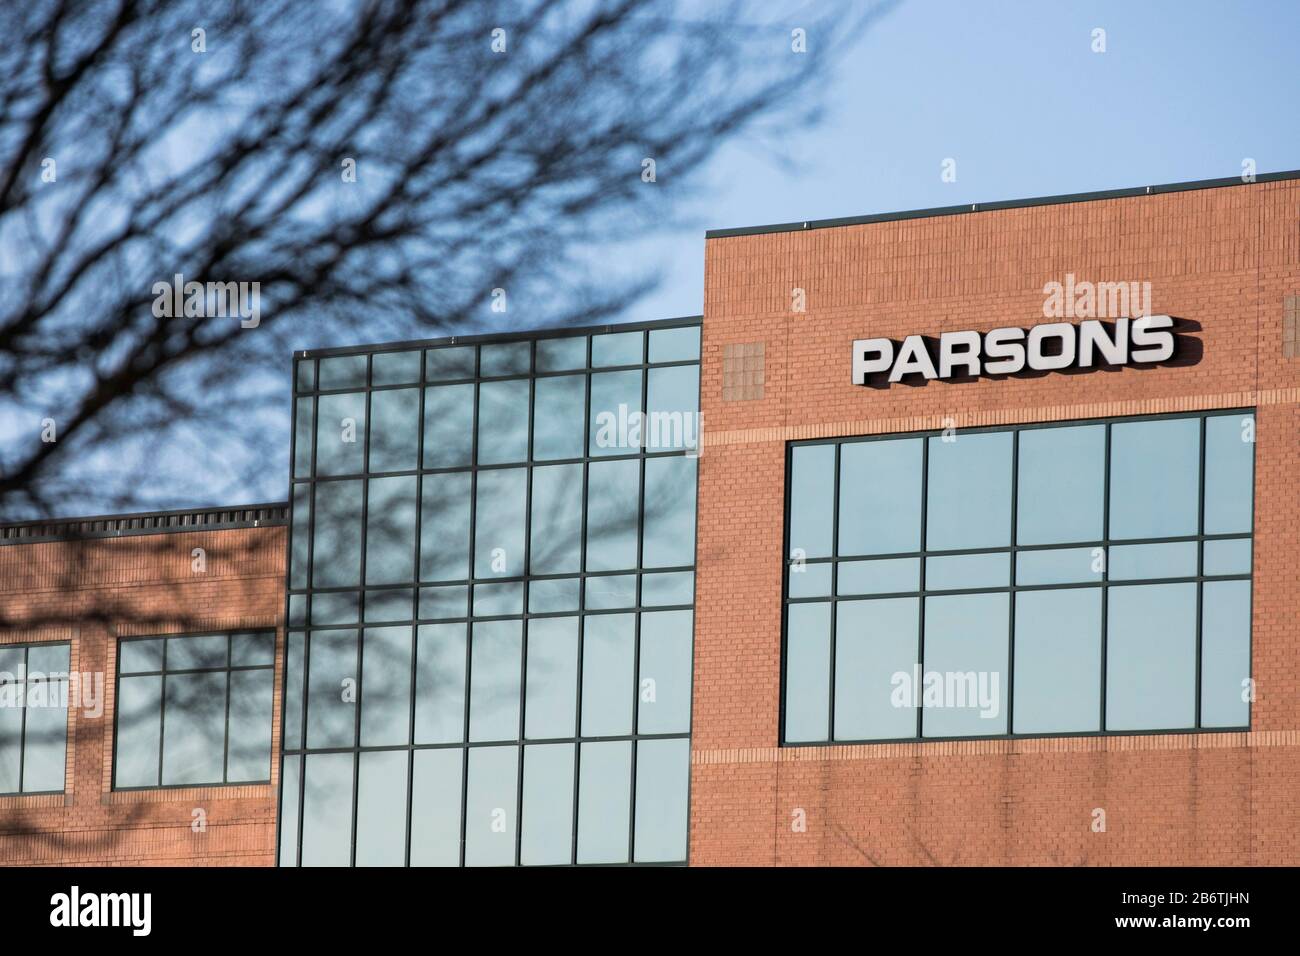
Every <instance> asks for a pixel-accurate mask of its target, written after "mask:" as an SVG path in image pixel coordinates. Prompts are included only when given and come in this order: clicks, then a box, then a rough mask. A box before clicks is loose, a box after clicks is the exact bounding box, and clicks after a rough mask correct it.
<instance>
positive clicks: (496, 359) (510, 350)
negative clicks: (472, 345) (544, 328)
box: [478, 342, 532, 376]
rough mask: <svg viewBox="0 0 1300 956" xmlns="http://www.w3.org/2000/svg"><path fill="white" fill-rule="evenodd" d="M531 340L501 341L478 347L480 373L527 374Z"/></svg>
mask: <svg viewBox="0 0 1300 956" xmlns="http://www.w3.org/2000/svg"><path fill="white" fill-rule="evenodd" d="M531 355H532V343H531V342H502V343H500V344H496V345H484V346H481V347H480V349H479V359H478V361H479V374H480V375H484V376H486V375H527V374H528V368H529V361H530V356H531Z"/></svg>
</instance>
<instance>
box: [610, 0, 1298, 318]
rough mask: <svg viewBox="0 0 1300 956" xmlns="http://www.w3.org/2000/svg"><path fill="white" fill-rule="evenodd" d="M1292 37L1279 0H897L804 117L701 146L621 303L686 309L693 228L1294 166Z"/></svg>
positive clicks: (649, 313)
mask: <svg viewBox="0 0 1300 956" xmlns="http://www.w3.org/2000/svg"><path fill="white" fill-rule="evenodd" d="M765 10H769V15H770V9H769V8H766V7H765ZM790 20H791V26H792V27H793V26H797V25H798V23H797V21H798V16H797V14H796V15H793V16H792V17H791V18H790ZM1096 28H1101V29H1104V30H1105V31H1106V37H1105V39H1106V52H1104V53H1094V52H1093V51H1092V45H1093V37H1092V31H1093V30H1094V29H1096ZM818 41H819V38H818V37H817V36H816V35H813V36H810V37H809V52H808V54H807V55H809V56H816V55H817V44H818ZM1298 44H1300V3H1297V2H1294V0H1264V2H1256V3H1251V4H1249V5H1247V4H1244V3H1225V2H1222V0H1220V2H1217V3H1210V2H1188V0H1178V2H1173V0H1160V2H1150V0H1142V2H1134V0H1128V2H1113V0H1109V2H1087V3H1066V2H1059V0H1050V2H1049V0H1038V2H1027V0H1017V2H1006V0H998V2H960V0H910V2H908V0H904V2H903V3H902V4H901V5H900V6H899V7H898V8H896V9H895V10H894V11H893V12H891V13H890V14H889V15H888V16H887V17H885V18H884V19H883V20H882V21H880V22H879V23H877V24H876V26H875V27H874V29H872V30H871V31H869V32H867V33H866V34H864V35H863V36H862V38H861V39H860V40H859V41H857V42H856V43H854V44H853V46H852V49H851V50H850V51H849V53H848V54H847V56H845V57H844V58H843V59H842V60H841V61H840V62H839V63H838V64H837V66H836V68H835V69H834V70H833V72H832V74H831V76H830V77H829V85H828V87H827V88H826V90H825V97H826V99H825V103H826V116H825V118H824V121H823V122H822V124H821V125H820V126H818V127H817V128H815V129H811V130H806V131H793V132H792V133H791V134H790V135H789V137H788V138H787V139H785V141H784V142H781V143H777V144H768V145H762V144H757V143H754V142H752V141H750V142H739V143H737V144H735V145H730V146H728V147H726V148H725V149H724V150H722V151H721V152H720V153H719V154H718V155H717V156H716V157H715V158H714V160H713V161H712V162H711V163H710V165H709V167H708V169H707V170H706V172H705V176H704V177H703V183H704V185H703V188H700V189H697V190H694V191H692V195H691V196H689V197H688V198H687V199H686V200H685V201H681V202H678V203H676V204H675V206H674V207H673V212H674V214H675V219H676V221H677V222H679V223H681V225H680V226H679V227H676V228H673V229H671V230H668V231H666V232H665V233H663V234H659V235H657V236H655V237H654V239H653V240H652V241H650V242H648V243H647V244H646V246H645V255H646V256H647V258H648V259H649V260H650V261H652V262H655V263H657V264H658V265H659V266H660V267H661V268H662V269H663V282H662V284H661V286H660V288H659V289H658V290H657V291H656V292H655V293H654V294H653V295H652V296H650V297H648V298H647V299H645V300H643V301H641V302H640V303H638V304H637V305H636V306H635V307H634V308H633V309H631V310H630V314H629V315H628V318H629V319H642V318H659V317H665V316H675V315H686V314H694V313H698V312H700V311H701V308H702V303H703V277H704V230H705V229H708V228H719V227H728V226H748V225H760V224H765V223H775V222H789V221H795V220H803V219H823V218H833V217H838V216H853V215H863V214H868V213H877V212H891V211H896V210H903V209H916V208H924V207H929V206H946V205H953V204H958V203H970V202H989V201H993V200H1000V199H1022V198H1027V197H1032V196H1045V195H1053V194H1058V193H1074V192H1085V191H1090V190H1097V189H1115V188H1122V187H1127V186H1145V185H1149V184H1152V183H1169V182H1181V181H1185V180H1195V179H1210V178H1217V177H1223V176H1237V175H1240V173H1241V169H1242V165H1241V164H1242V160H1243V159H1245V158H1248V157H1249V158H1252V159H1254V160H1255V162H1256V164H1257V169H1258V171H1259V172H1271V171H1278V170H1287V169H1296V168H1300V122H1297V120H1298V119H1300V59H1298V57H1297V48H1298ZM949 157H951V158H953V159H955V160H956V163H957V164H956V171H957V178H956V181H955V182H950V183H945V182H942V181H941V179H940V170H941V164H942V162H943V160H944V159H945V158H949Z"/></svg>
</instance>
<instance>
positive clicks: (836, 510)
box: [776, 407, 1258, 747]
mask: <svg viewBox="0 0 1300 956" xmlns="http://www.w3.org/2000/svg"><path fill="white" fill-rule="evenodd" d="M1231 416H1242V417H1250V418H1252V419H1255V420H1256V425H1258V416H1257V409H1256V408H1255V407H1239V408H1225V409H1202V410H1198V411H1190V412H1170V413H1165V414H1156V415H1125V416H1117V417H1112V418H1086V419H1067V420H1061V421H1051V422H1022V423H1010V424H1006V425H987V426H977V427H970V428H961V429H958V431H959V432H960V433H965V434H981V433H993V432H999V433H1010V434H1011V435H1012V446H1011V476H1010V483H1011V489H1010V492H1011V527H1010V529H1009V541H1010V544H1008V545H1006V546H1002V547H990V548H960V549H949V550H933V551H930V550H926V547H925V545H926V514H927V511H928V485H929V456H930V439H932V438H935V437H940V436H942V435H944V434H945V431H947V429H927V430H924V431H914V432H888V433H881V434H873V435H851V436H839V437H832V438H814V439H802V440H798V441H789V442H786V449H785V481H784V486H785V487H784V499H785V501H784V519H783V520H784V526H783V529H782V559H781V672H780V691H779V694H780V700H779V705H778V708H777V728H776V731H777V740H778V744H779V746H781V747H836V746H856V745H870V744H920V743H945V742H954V741H973V740H975V741H977V740H1035V739H1047V738H1058V737H1061V738H1064V737H1137V736H1160V735H1168V734H1208V733H1242V732H1248V731H1250V729H1251V727H1252V721H1253V717H1254V707H1253V706H1252V702H1250V701H1248V702H1246V703H1247V719H1246V723H1245V724H1243V725H1241V726H1235V727H1203V726H1201V719H1202V709H1201V695H1202V683H1203V681H1202V673H1201V667H1202V660H1203V650H1202V634H1201V628H1202V619H1203V617H1204V584H1205V583H1206V582H1207V581H1209V582H1217V581H1242V580H1244V581H1248V582H1250V584H1251V593H1250V600H1249V602H1248V607H1249V608H1250V612H1249V613H1250V614H1251V617H1252V619H1251V621H1250V626H1249V628H1248V633H1247V639H1246V652H1247V658H1248V660H1250V661H1252V662H1253V650H1254V646H1253V642H1254V627H1253V608H1254V601H1255V595H1254V575H1253V562H1254V535H1255V527H1254V526H1255V504H1256V501H1257V498H1258V496H1257V494H1256V493H1255V486H1254V482H1255V480H1256V478H1257V471H1256V466H1257V464H1258V462H1257V460H1256V454H1255V453H1256V451H1257V449H1256V448H1255V447H1254V445H1255V444H1256V442H1257V441H1258V433H1256V437H1255V438H1254V439H1253V440H1252V441H1251V445H1252V448H1251V458H1252V465H1251V468H1252V489H1251V530H1250V531H1249V532H1240V533H1225V534H1205V533H1204V531H1205V477H1206V469H1205V451H1206V421H1207V420H1208V419H1210V418H1216V417H1231ZM1175 419H1195V420H1198V421H1199V422H1200V429H1199V431H1200V435H1199V456H1200V468H1199V474H1198V491H1197V496H1198V500H1197V533H1196V534H1191V535H1180V536H1171V537H1154V538H1113V537H1111V536H1110V520H1111V509H1110V493H1111V488H1110V483H1111V427H1112V426H1113V425H1117V424H1123V423H1127V422H1156V421H1166V420H1175ZM1085 425H1102V426H1104V427H1105V447H1104V461H1103V482H1104V487H1103V492H1102V494H1103V504H1102V509H1103V510H1102V521H1103V531H1102V534H1103V536H1102V538H1101V539H1100V540H1097V541H1091V542H1074V541H1070V542H1060V543H1052V544H1036V545H1019V544H1017V542H1016V528H1017V526H1016V519H1017V507H1016V506H1017V498H1018V483H1019V448H1020V440H1019V435H1020V433H1021V432H1024V431H1034V430H1040V429H1047V428H1070V427H1077V426H1085ZM909 438H918V439H921V441H922V445H921V449H922V459H921V527H920V545H921V549H920V550H919V551H906V552H897V553H888V554H871V555H856V554H855V555H844V556H841V555H839V554H838V539H839V530H840V529H839V515H840V487H839V482H840V457H841V456H840V449H841V448H842V447H843V446H844V445H848V444H856V443H860V442H872V441H891V440H895V441H896V440H902V439H909ZM827 445H829V446H833V447H834V448H835V455H834V464H833V468H834V476H833V477H834V500H833V501H832V509H831V535H832V542H831V555H830V556H829V557H824V558H804V559H802V560H803V563H804V564H805V565H817V564H829V565H830V566H831V583H830V594H829V596H824V597H803V598H792V597H790V573H791V572H790V567H791V565H792V563H793V562H792V560H791V557H790V548H791V542H790V516H791V497H792V481H791V476H792V475H793V465H794V450H795V449H796V448H800V447H807V446H827ZM1230 540H1247V541H1250V542H1251V553H1252V555H1251V560H1252V570H1251V572H1249V573H1245V574H1216V575H1206V574H1205V573H1204V562H1205V545H1206V543H1207V542H1211V541H1230ZM1171 542H1194V543H1195V544H1196V548H1197V557H1196V560H1197V573H1196V574H1195V575H1187V576H1180V577H1153V578H1125V579H1112V578H1111V576H1110V566H1111V560H1110V549H1111V548H1114V547H1123V546H1127V545H1143V544H1160V543H1171ZM1073 548H1102V549H1104V551H1105V561H1104V564H1103V570H1102V572H1101V579H1100V580H1098V581H1088V582H1080V583H1067V584H1037V585H1021V584H1017V583H1016V574H1017V562H1016V555H1017V554H1019V553H1020V552H1022V551H1053V550H1058V551H1059V550H1069V549H1073ZM1002 553H1005V554H1008V555H1009V562H1010V568H1009V575H1010V577H1009V581H1010V583H1009V584H1008V585H1007V586H1002V587H975V588H960V589H945V590H927V588H926V581H925V573H926V559H927V558H929V557H943V556H949V555H962V554H1002ZM889 558H916V559H918V560H919V562H920V581H919V585H918V587H917V589H915V590H910V591H899V592H889V593H883V592H882V593H873V594H869V595H840V594H838V593H837V585H838V580H837V579H838V571H839V565H840V564H841V563H843V562H845V561H853V560H862V559H868V560H876V559H889ZM1181 583H1194V584H1195V585H1196V661H1195V692H1196V702H1195V711H1194V714H1195V718H1194V726H1191V727H1185V728H1168V729H1155V730H1107V729H1106V683H1107V681H1106V663H1107V646H1106V645H1107V627H1108V623H1107V605H1108V599H1107V598H1108V594H1109V591H1110V589H1111V588H1113V587H1140V586H1143V585H1151V584H1181ZM1076 588H1099V589H1100V590H1101V594H1102V606H1101V634H1100V638H1101V655H1102V656H1101V662H1100V667H1101V670H1100V678H1101V687H1100V695H1099V696H1100V723H1099V727H1100V729H1099V730H1092V731H1061V732H1052V733H1015V732H1013V728H1014V726H1015V724H1014V717H1015V696H1014V690H1015V670H1014V669H1015V596H1016V594H1017V593H1018V592H1020V591H1051V590H1065V589H1076ZM990 593H993V594H1007V595H1008V601H1009V603H1010V607H1009V608H1008V625H1007V678H1006V707H1007V728H1008V732H1007V733H995V734H979V735H975V734H972V735H963V736H932V737H931V736H922V728H923V724H922V720H923V711H924V708H923V707H921V706H917V707H916V712H917V713H916V727H917V730H916V734H915V735H914V736H911V737H884V738H865V739H858V738H852V739H850V738H845V739H842V740H837V739H836V738H835V683H836V681H835V652H836V633H835V631H836V618H837V614H836V611H837V608H838V605H839V603H840V602H841V601H870V600H884V599H890V598H899V597H916V598H917V599H918V600H917V603H918V606H919V611H918V624H917V648H918V652H917V653H918V657H919V659H920V661H921V664H922V667H924V661H925V604H926V598H927V597H930V596H938V595H943V596H949V595H962V594H990ZM794 604H829V606H830V609H831V613H830V623H829V652H828V653H829V661H830V667H829V674H828V681H829V692H828V716H827V724H826V733H827V739H825V740H821V739H818V740H807V741H805V740H798V741H790V740H787V739H786V705H787V687H786V677H787V669H788V668H787V655H788V653H789V608H790V606H791V605H794Z"/></svg>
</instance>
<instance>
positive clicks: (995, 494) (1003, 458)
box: [925, 432, 1012, 732]
mask: <svg viewBox="0 0 1300 956" xmlns="http://www.w3.org/2000/svg"><path fill="white" fill-rule="evenodd" d="M954 437H955V441H944V439H943V438H942V437H940V438H931V439H930V440H929V441H930V451H929V454H930V464H929V469H930V477H929V488H928V489H927V494H928V501H927V504H926V508H927V510H926V525H925V534H926V539H927V540H926V547H928V548H929V549H931V550H935V551H944V550H949V549H957V548H996V547H1002V546H1005V545H1007V544H1010V543H1011V438H1012V436H1011V433H1010V432H983V433H977V434H973V435H972V434H965V433H959V434H957V435H956V436H954ZM986 732H987V731H986Z"/></svg>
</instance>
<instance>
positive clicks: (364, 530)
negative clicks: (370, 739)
mask: <svg viewBox="0 0 1300 956" xmlns="http://www.w3.org/2000/svg"><path fill="white" fill-rule="evenodd" d="M370 364H371V362H370V356H369V355H367V356H366V404H365V409H366V413H365V414H366V421H365V429H366V434H365V438H364V440H363V441H362V443H361V456H362V457H361V467H362V472H363V474H364V475H365V477H363V478H362V479H361V569H360V578H359V580H358V589H359V592H360V593H359V597H360V600H359V601H358V602H357V603H358V607H357V617H358V619H359V620H358V621H357V667H356V673H355V675H354V679H355V680H356V699H355V702H354V703H355V707H356V712H355V713H354V714H353V715H352V733H353V740H354V742H355V744H356V746H357V747H358V748H360V746H361V708H362V707H363V706H364V704H365V694H366V688H365V684H364V681H363V679H362V668H364V667H365V652H366V640H365V635H366V631H365V620H366V552H367V551H369V550H370V476H369V473H368V469H369V468H370V432H371V428H370V425H371V421H370V387H369V386H370ZM360 794H361V753H360V750H359V749H358V752H357V754H356V756H355V757H354V758H353V764H352V846H351V849H350V855H349V859H348V865H349V866H356V865H357V818H358V817H359V816H360V814H359V812H358V810H359V801H360Z"/></svg>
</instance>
